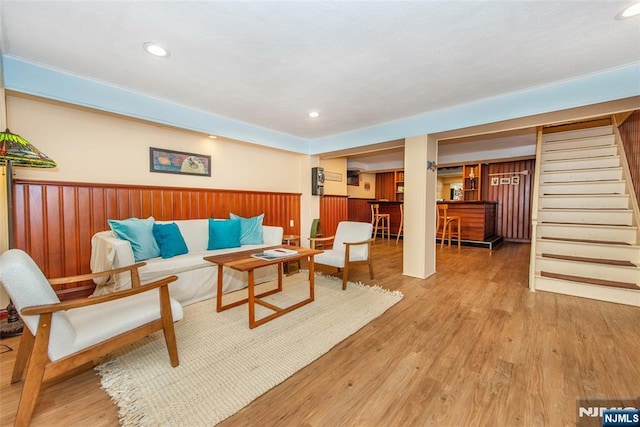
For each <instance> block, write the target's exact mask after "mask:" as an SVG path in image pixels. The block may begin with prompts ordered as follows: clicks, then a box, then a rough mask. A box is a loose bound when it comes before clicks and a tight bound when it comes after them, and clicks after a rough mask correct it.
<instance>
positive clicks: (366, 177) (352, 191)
mask: <svg viewBox="0 0 640 427" xmlns="http://www.w3.org/2000/svg"><path fill="white" fill-rule="evenodd" d="M365 183H369V189H368V190H365ZM347 194H348V195H349V197H353V198H357V199H375V198H376V174H374V173H361V174H360V182H359V185H358V186H357V187H356V186H355V185H347Z"/></svg>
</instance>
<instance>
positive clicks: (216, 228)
mask: <svg viewBox="0 0 640 427" xmlns="http://www.w3.org/2000/svg"><path fill="white" fill-rule="evenodd" d="M239 247H240V221H238V220H235V219H217V220H216V219H209V244H208V245H207V249H208V250H212V249H224V248H239Z"/></svg>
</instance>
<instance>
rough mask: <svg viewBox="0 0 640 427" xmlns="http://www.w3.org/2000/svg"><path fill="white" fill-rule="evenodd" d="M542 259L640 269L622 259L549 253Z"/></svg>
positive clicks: (543, 255)
mask: <svg viewBox="0 0 640 427" xmlns="http://www.w3.org/2000/svg"><path fill="white" fill-rule="evenodd" d="M542 257H543V258H553V259H562V260H567V261H579V262H590V263H594V264H605V265H615V266H620V267H634V268H635V267H638V266H637V265H635V264H634V263H632V262H631V261H627V260H621V259H604V258H588V257H580V256H573V255H559V254H549V253H543V254H542Z"/></svg>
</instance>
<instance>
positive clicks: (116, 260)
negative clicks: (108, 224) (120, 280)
mask: <svg viewBox="0 0 640 427" xmlns="http://www.w3.org/2000/svg"><path fill="white" fill-rule="evenodd" d="M131 264H135V260H134V258H133V250H132V249H131V244H130V243H129V242H128V241H126V240H122V239H118V238H117V237H115V236H114V234H113V232H112V231H101V232H99V233H96V234H94V235H93V237H92V238H91V264H90V266H91V271H92V272H93V273H99V272H102V271H107V270H113V269H116V268H120V267H125V266H127V265H131ZM113 279H114V278H113V277H99V278H95V279H93V281H94V283H95V284H96V285H98V286H102V285H105V284H107V283H109V282H112V281H113Z"/></svg>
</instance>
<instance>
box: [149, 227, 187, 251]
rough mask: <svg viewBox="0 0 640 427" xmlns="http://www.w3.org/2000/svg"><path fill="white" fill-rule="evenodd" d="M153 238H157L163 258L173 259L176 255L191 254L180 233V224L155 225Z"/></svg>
mask: <svg viewBox="0 0 640 427" xmlns="http://www.w3.org/2000/svg"><path fill="white" fill-rule="evenodd" d="M153 237H155V239H156V242H157V243H158V246H159V247H160V254H161V255H162V258H172V257H174V256H176V255H183V254H186V253H189V249H188V248H187V244H186V243H185V241H184V237H182V233H180V229H179V228H178V224H176V223H175V222H172V223H170V224H153Z"/></svg>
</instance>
